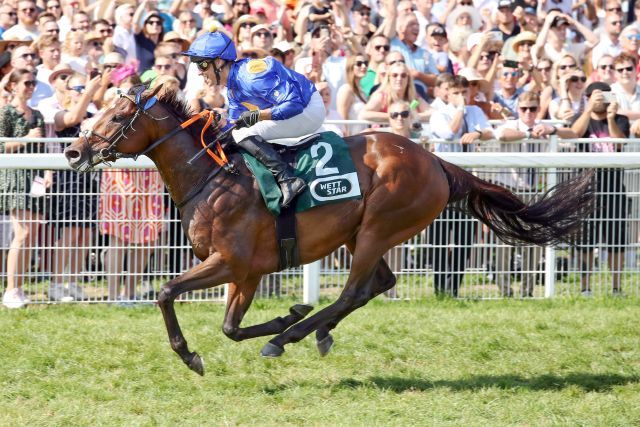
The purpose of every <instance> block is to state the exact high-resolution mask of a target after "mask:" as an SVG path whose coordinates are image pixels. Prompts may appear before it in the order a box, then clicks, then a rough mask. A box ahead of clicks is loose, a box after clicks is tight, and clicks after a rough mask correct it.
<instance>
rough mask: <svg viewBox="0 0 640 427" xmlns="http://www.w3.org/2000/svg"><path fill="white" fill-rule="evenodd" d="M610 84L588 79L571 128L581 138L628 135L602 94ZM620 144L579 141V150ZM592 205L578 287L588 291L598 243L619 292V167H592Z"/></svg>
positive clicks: (622, 239)
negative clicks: (584, 102)
mask: <svg viewBox="0 0 640 427" xmlns="http://www.w3.org/2000/svg"><path fill="white" fill-rule="evenodd" d="M610 91H611V88H610V86H609V85H608V84H606V83H604V82H595V83H591V84H590V85H589V86H588V87H587V89H586V91H585V94H586V97H587V99H588V102H587V105H586V107H585V109H584V112H583V113H582V114H580V116H578V117H577V118H576V120H575V121H574V122H573V124H572V126H571V129H572V130H573V132H574V133H575V134H576V135H578V136H580V137H581V138H594V139H601V138H628V137H629V127H630V126H629V119H628V118H627V117H626V116H623V115H621V114H618V104H617V103H616V102H611V103H608V102H607V100H606V99H605V96H604V94H606V93H607V92H610ZM622 145H623V144H618V143H615V144H614V143H609V142H596V141H594V142H592V143H589V144H579V145H578V149H579V151H590V152H613V151H622ZM595 182H596V191H597V195H598V196H597V199H596V209H595V210H594V211H593V213H592V214H591V216H590V218H589V220H588V221H585V227H584V231H583V240H582V241H581V244H582V252H583V255H584V257H585V258H586V259H583V265H582V275H581V280H580V282H581V289H582V294H583V295H584V296H590V295H591V283H590V274H589V272H590V271H592V270H593V263H594V259H593V250H594V247H595V246H596V245H598V244H601V245H603V246H604V247H605V248H606V249H607V251H608V254H609V256H608V260H609V271H610V273H611V278H612V287H613V293H614V294H620V293H621V282H620V275H621V271H622V262H623V260H624V250H625V244H626V235H627V233H626V226H627V203H628V200H627V196H626V194H625V191H626V190H625V186H624V170H623V169H596V178H595Z"/></svg>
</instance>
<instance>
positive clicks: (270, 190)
mask: <svg viewBox="0 0 640 427" xmlns="http://www.w3.org/2000/svg"><path fill="white" fill-rule="evenodd" d="M242 156H243V157H244V160H245V163H246V164H247V167H248V168H249V170H251V172H252V173H253V175H254V176H255V177H256V179H257V181H258V186H259V187H260V192H261V193H262V198H263V199H264V201H265V203H266V205H267V208H268V209H269V211H271V213H272V214H274V215H276V216H278V215H280V198H281V197H282V193H281V192H280V187H278V183H277V182H276V179H275V177H274V176H273V174H272V173H271V172H269V170H267V168H266V167H265V166H264V165H263V164H262V163H260V162H259V161H258V160H256V158H255V157H253V156H252V155H250V154H248V153H246V152H244V151H243V152H242ZM295 175H296V176H299V177H300V178H302V179H304V180H305V182H306V183H307V184H308V188H307V190H306V191H305V192H304V193H302V194H301V195H300V196H298V198H297V205H296V212H303V211H306V210H307V209H311V208H314V207H316V206H322V205H326V204H328V203H336V202H342V201H344V200H350V199H359V198H361V197H362V195H361V193H360V184H359V182H358V174H357V172H356V168H355V166H354V165H353V161H352V160H351V153H349V148H348V147H347V144H346V143H345V142H344V139H342V138H341V137H339V136H338V135H336V134H335V133H333V132H323V133H321V134H320V138H318V139H317V140H316V141H315V142H313V143H312V144H311V145H309V146H307V147H304V148H300V149H298V151H297V152H296V168H295Z"/></svg>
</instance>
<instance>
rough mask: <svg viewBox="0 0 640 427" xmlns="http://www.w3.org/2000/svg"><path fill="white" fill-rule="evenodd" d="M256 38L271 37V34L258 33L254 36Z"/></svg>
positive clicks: (266, 32)
mask: <svg viewBox="0 0 640 427" xmlns="http://www.w3.org/2000/svg"><path fill="white" fill-rule="evenodd" d="M254 35H255V36H256V37H271V33H270V32H268V31H258V32H257V33H255V34H254Z"/></svg>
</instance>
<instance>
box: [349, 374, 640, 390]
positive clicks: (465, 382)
mask: <svg viewBox="0 0 640 427" xmlns="http://www.w3.org/2000/svg"><path fill="white" fill-rule="evenodd" d="M633 383H640V377H638V376H634V375H630V376H625V375H618V374H591V373H574V374H568V375H565V376H556V375H540V376H535V377H530V378H525V377H522V376H519V375H477V376H471V377H468V378H462V379H458V380H439V381H429V380H424V379H421V378H402V377H378V376H376V377H370V378H369V380H368V381H359V380H355V379H344V380H342V381H340V383H339V384H338V385H337V387H340V388H358V387H365V388H367V387H369V388H379V389H385V390H391V391H394V392H396V393H402V392H404V391H416V390H417V391H426V390H433V389H438V388H449V389H451V390H456V391H462V390H478V389H483V388H490V387H495V388H500V389H504V390H508V389H514V390H515V389H523V388H524V389H529V390H533V391H536V390H561V389H564V388H567V387H571V386H577V387H580V388H581V389H583V390H584V391H585V392H608V391H610V390H611V388H613V387H614V386H620V385H627V384H633Z"/></svg>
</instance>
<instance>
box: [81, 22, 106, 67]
mask: <svg viewBox="0 0 640 427" xmlns="http://www.w3.org/2000/svg"><path fill="white" fill-rule="evenodd" d="M84 41H85V48H86V50H85V52H86V57H87V69H88V71H89V73H91V72H92V71H96V70H97V68H98V67H99V65H100V60H101V59H102V57H103V56H104V48H103V46H104V43H105V38H104V37H103V36H102V35H101V34H100V33H98V32H96V31H91V32H89V33H87V34H86V35H85V36H84Z"/></svg>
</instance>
